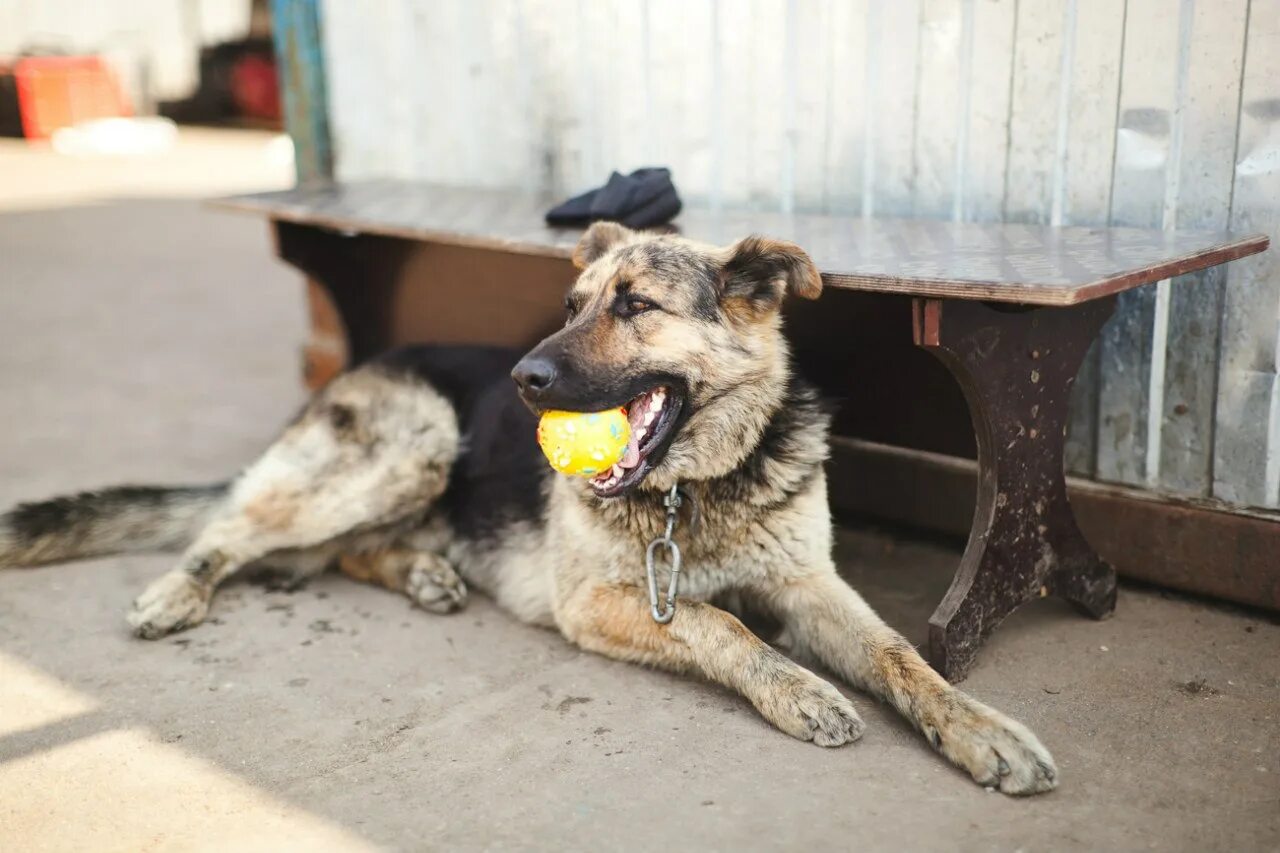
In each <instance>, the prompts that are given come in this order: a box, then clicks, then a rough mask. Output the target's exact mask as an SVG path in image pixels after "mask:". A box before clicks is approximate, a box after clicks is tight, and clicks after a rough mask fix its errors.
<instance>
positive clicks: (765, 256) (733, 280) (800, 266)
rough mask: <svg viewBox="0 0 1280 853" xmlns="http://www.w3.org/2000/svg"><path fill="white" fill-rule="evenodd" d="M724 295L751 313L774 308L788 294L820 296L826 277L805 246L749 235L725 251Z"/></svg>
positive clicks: (727, 300) (804, 296)
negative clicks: (823, 280)
mask: <svg viewBox="0 0 1280 853" xmlns="http://www.w3.org/2000/svg"><path fill="white" fill-rule="evenodd" d="M724 257H725V260H724V264H723V266H721V268H720V298H721V300H722V301H723V302H724V303H725V304H726V306H728V305H731V304H732V305H736V306H740V307H741V308H743V309H745V310H746V313H747V314H748V315H751V316H756V315H760V314H764V313H766V312H769V311H773V310H775V309H777V308H778V306H779V305H781V304H782V298H783V297H784V296H786V295H787V294H792V295H794V296H799V297H802V298H804V299H817V298H818V297H819V296H820V295H821V294H822V276H821V275H820V274H819V273H818V268H817V266H815V265H814V263H813V261H812V260H811V259H810V258H809V255H808V254H807V253H806V252H805V250H804V249H801V248H800V247H799V246H797V245H796V244H795V243H788V242H787V241H785V240H771V239H769V238H768V237H747V238H745V239H743V240H739V241H738V242H737V243H735V244H734V245H733V246H731V247H729V248H728V249H727V250H725V256H724Z"/></svg>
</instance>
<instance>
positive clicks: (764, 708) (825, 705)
mask: <svg viewBox="0 0 1280 853" xmlns="http://www.w3.org/2000/svg"><path fill="white" fill-rule="evenodd" d="M759 707H760V712H761V713H762V714H764V716H765V717H766V718H767V719H768V720H769V721H770V722H771V723H773V724H774V725H775V726H777V727H778V728H780V729H782V730H783V731H784V732H786V733H787V734H789V735H791V736H792V737H794V738H799V739H800V740H810V741H813V742H814V743H816V744H817V745H818V746H844V745H845V744H846V743H853V742H854V741H855V740H857V739H858V738H860V737H862V732H863V731H864V730H865V729H866V724H865V723H863V722H862V718H861V717H859V716H858V712H857V710H855V709H854V707H853V703H852V702H850V701H849V700H848V699H847V698H845V696H844V694H842V693H841V692H840V691H839V690H837V689H836V688H835V687H833V686H831V685H830V684H828V683H827V682H825V681H823V680H822V679H821V678H818V677H817V676H816V675H812V674H810V673H805V674H804V676H803V677H797V678H795V679H793V680H788V681H782V682H780V683H779V685H778V686H777V687H776V688H773V689H772V690H771V691H770V694H769V695H768V696H766V697H764V699H763V701H762V702H761V703H760V705H759Z"/></svg>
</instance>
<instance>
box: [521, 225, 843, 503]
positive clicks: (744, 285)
mask: <svg viewBox="0 0 1280 853" xmlns="http://www.w3.org/2000/svg"><path fill="white" fill-rule="evenodd" d="M573 260H574V264H575V265H576V266H577V267H578V268H579V269H580V270H582V273H581V274H580V275H579V276H578V280H577V281H576V282H575V283H574V284H573V286H572V287H571V288H570V290H569V293H568V296H567V297H566V299H565V308H566V309H567V311H568V319H567V320H566V322H565V326H564V328H563V329H561V330H560V331H558V332H556V333H555V334H553V335H551V336H550V337H549V338H547V339H546V340H544V341H542V343H540V344H538V345H537V346H536V347H534V349H533V350H532V351H531V352H529V354H528V355H526V356H525V357H524V358H523V359H521V361H520V363H519V364H517V365H516V368H515V370H513V371H512V374H511V375H512V378H513V379H515V381H516V384H517V385H518V386H519V387H520V393H521V396H522V397H523V398H524V401H525V403H526V404H527V405H528V406H529V407H530V408H531V409H533V410H534V412H537V413H540V412H542V411H545V410H547V409H564V410H568V411H576V412H595V411H603V410H605V409H609V408H614V407H617V406H622V407H624V408H626V410H627V413H628V418H629V419H630V421H631V426H632V430H631V432H632V439H631V446H629V447H628V450H627V456H626V458H624V459H623V461H622V462H621V463H620V467H619V466H615V468H614V469H613V471H606V472H604V473H603V474H601V475H599V476H597V477H595V478H593V479H592V480H590V481H589V482H590V484H591V488H592V490H593V491H594V492H595V493H596V494H597V495H599V496H601V497H616V496H619V495H623V494H626V493H627V492H630V491H632V490H633V489H635V488H637V487H638V486H640V484H641V483H645V487H646V488H656V489H666V488H669V487H670V486H671V485H672V484H673V483H675V482H678V481H682V480H700V479H708V478H711V477H716V476H720V475H722V474H725V473H727V472H729V471H731V470H733V468H735V467H736V466H737V465H738V464H740V463H741V462H742V460H743V459H744V458H745V457H746V455H747V454H748V453H750V452H751V450H752V449H753V448H754V447H755V445H756V444H757V442H758V440H759V437H760V434H761V432H762V430H763V429H764V427H765V425H766V424H767V423H768V420H769V418H770V417H771V416H772V414H773V413H774V411H775V410H776V409H777V407H778V405H779V404H780V401H781V399H782V396H783V394H784V392H785V386H786V382H787V378H788V373H787V371H788V352H787V345H786V340H785V338H784V337H783V334H782V325H781V321H780V315H779V308H780V306H781V304H782V300H783V298H784V297H785V296H786V295H787V294H795V295H797V296H802V297H805V298H807V299H815V298H817V296H818V295H819V293H821V291H822V279H821V278H820V277H819V275H818V270H817V268H816V267H815V266H814V264H813V261H811V260H810V259H809V256H808V255H806V254H805V253H804V251H803V250H802V249H800V247H798V246H796V245H794V244H791V243H787V242H783V241H780V240H770V239H767V238H763V237H748V238H746V239H744V240H740V241H739V242H737V243H735V244H734V245H732V246H728V247H723V248H721V247H715V246H708V245H703V244H700V243H695V242H693V241H690V240H686V239H683V238H680V237H674V236H669V235H663V236H659V235H654V234H645V233H639V232H635V231H631V230H629V229H627V228H624V227H623V226H621V225H617V224H614V223H611V222H599V223H596V224H595V225H593V226H591V228H590V229H588V230H587V232H586V234H584V235H583V237H582V240H581V242H579V243H578V247H577V249H576V250H575V251H574V256H573ZM619 471H620V474H619Z"/></svg>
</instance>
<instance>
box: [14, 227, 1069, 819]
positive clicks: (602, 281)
mask: <svg viewBox="0 0 1280 853" xmlns="http://www.w3.org/2000/svg"><path fill="white" fill-rule="evenodd" d="M573 260H574V264H575V266H576V267H577V268H578V269H579V270H580V273H579V275H578V278H577V280H576V281H575V282H574V283H573V284H572V286H571V287H570V289H569V292H568V296H567V298H566V301H565V307H566V311H567V319H566V322H565V325H564V327H563V328H562V329H560V330H559V331H557V332H555V333H554V334H552V335H551V336H550V337H548V338H546V339H545V340H543V341H542V342H541V343H539V344H538V345H537V346H536V347H534V348H533V350H532V351H530V352H528V353H527V354H524V355H523V357H521V356H520V354H519V353H516V352H512V351H508V350H504V349H498V348H483V347H442V346H415V347H408V348H404V349H399V350H396V351H392V352H389V353H387V354H386V355H383V356H381V357H378V358H375V359H373V360H370V361H369V362H367V363H365V364H363V365H361V366H357V367H355V368H353V369H351V370H350V371H348V372H346V373H343V374H340V375H339V376H337V377H336V378H335V379H333V380H332V381H331V382H330V383H329V384H327V385H326V386H325V387H324V388H322V389H321V390H319V391H318V392H317V393H316V394H315V395H314V396H313V398H312V399H311V400H310V401H309V402H308V403H307V404H306V406H305V407H304V408H303V409H302V411H301V412H300V413H299V414H298V415H297V416H296V418H295V419H294V420H293V421H292V422H291V423H290V424H289V425H288V426H287V427H286V428H285V430H284V431H283V433H282V434H281V435H280V437H279V438H278V439H277V440H276V441H275V443H274V444H273V445H271V447H270V448H269V449H268V450H267V451H266V452H265V453H264V454H263V455H262V457H261V458H259V459H258V460H257V461H256V462H254V463H253V464H251V465H250V466H249V467H248V468H246V469H245V470H244V471H243V472H242V473H241V474H240V475H239V476H238V477H236V478H235V479H234V480H232V481H230V482H227V483H223V484H217V485H211V486H207V487H193V488H171V489H170V488H141V487H119V488H112V489H106V490H102V491H96V492H86V493H83V494H79V495H74V496H70V497H62V498H57V499H53V500H49V501H45V502H41V503H31V504H23V505H20V506H18V507H17V508H15V509H13V510H11V511H10V512H8V513H7V514H5V515H3V516H0V566H31V565H39V564H47V563H55V562H62V561H67V560H73V559H80V558H87V557H94V556H101V555H106V554H116V553H126V552H141V551H173V552H180V553H181V556H180V557H179V558H178V561H177V565H176V567H175V568H173V569H172V570H171V571H169V572H168V573H167V574H165V575H163V576H162V577H160V578H159V579H158V580H156V581H155V582H154V583H152V584H151V585H150V586H149V587H148V588H147V589H146V590H145V591H144V592H143V593H142V594H141V595H140V596H139V597H138V598H137V600H136V601H135V602H134V603H133V607H132V610H131V611H130V612H129V614H128V621H129V623H130V625H131V626H132V627H133V630H134V632H135V633H136V634H137V635H138V636H139V637H143V638H156V637H161V636H164V635H166V634H168V633H170V632H173V631H178V630H182V629H186V628H191V627H193V626H195V625H198V624H199V623H200V622H201V621H202V620H203V619H204V618H205V616H206V614H207V613H208V610H209V604H210V599H211V598H212V596H213V594H214V591H215V590H216V589H217V588H218V587H219V586H220V585H221V584H222V583H223V582H224V581H226V580H227V579H228V578H230V577H231V576H232V575H234V574H235V573H237V572H239V571H241V570H243V569H245V568H246V567H271V568H273V569H277V570H283V571H287V572H289V573H291V575H292V576H293V577H294V578H296V579H298V580H302V579H305V578H307V577H309V576H312V575H314V574H316V573H318V572H320V571H323V570H324V569H326V568H328V567H330V566H332V565H335V564H336V565H337V566H338V567H339V568H340V569H341V570H342V571H343V572H345V573H347V574H348V575H351V576H352V577H355V578H357V579H359V580H362V581H367V582H372V583H376V584H381V585H383V586H386V587H388V588H390V589H392V590H395V591H398V592H401V593H404V594H405V595H407V596H408V597H409V598H410V599H412V600H413V601H414V602H416V603H417V604H418V605H420V606H421V607H422V608H424V609H425V610H428V611H432V612H438V613H447V612H450V611H454V610H457V609H459V608H460V607H462V606H463V605H464V604H465V602H466V598H467V595H468V587H474V588H477V589H479V590H481V591H483V592H484V593H486V594H488V595H490V596H491V597H492V598H493V599H494V600H496V601H497V603H498V604H499V605H501V606H502V607H503V608H505V609H506V610H508V611H509V612H511V613H512V614H514V615H515V616H516V617H517V618H519V619H521V620H523V621H525V622H529V623H532V624H535V625H542V626H548V627H553V628H556V629H558V630H559V631H560V632H561V634H563V635H564V637H566V638H567V639H568V640H569V641H570V642H572V643H574V644H576V645H578V646H580V647H581V648H583V649H587V650H590V651H592V652H597V653H600V654H602V655H606V656H608V657H611V658H616V659H619V660H625V661H632V662H635V663H640V664H646V665H649V666H653V667H658V668H662V669H665V670H670V671H673V672H677V673H689V674H694V675H698V676H701V677H703V678H705V679H708V680H710V681H712V682H715V683H717V684H720V685H723V686H725V687H727V688H729V689H731V690H734V691H736V692H737V693H739V694H741V695H742V696H743V697H745V698H746V699H747V700H748V701H749V702H750V703H751V704H752V705H754V706H755V708H756V709H757V710H758V711H759V712H760V714H761V715H762V716H763V717H764V718H765V719H766V720H768V721H769V722H770V723H772V724H773V725H774V726H776V727H777V728H778V729H781V730H782V731H783V732H785V733H787V734H789V735H791V736H792V737H795V738H799V739H800V740H804V741H811V742H813V743H815V744H817V745H819V746H827V747H835V746H840V745H842V744H847V743H850V742H852V741H855V740H857V739H858V738H859V737H860V736H861V735H862V733H863V722H862V720H861V718H860V717H859V716H858V712H857V711H856V710H855V708H854V706H853V704H852V703H851V702H850V701H849V699H848V698H846V697H845V696H844V695H843V694H842V693H841V692H840V691H839V690H837V689H836V688H835V687H834V686H832V685H831V684H830V683H829V682H827V681H826V680H824V679H822V678H820V677H819V676H817V675H815V674H814V673H813V672H810V671H809V670H808V669H805V668H803V667H802V666H800V665H799V664H797V663H795V662H793V661H792V659H791V658H789V657H787V656H785V655H784V654H782V653H781V652H780V651H778V650H777V648H775V647H774V646H773V645H771V644H769V643H767V642H765V641H764V640H763V639H761V638H760V637H759V636H757V634H755V633H753V632H752V631H751V630H749V629H748V628H747V627H746V626H745V625H744V623H743V621H741V620H740V618H739V617H738V616H735V615H733V613H731V612H730V609H726V608H732V609H734V610H736V611H738V612H739V613H741V612H743V611H744V610H749V611H751V612H760V613H765V614H768V615H769V616H770V617H771V618H772V619H773V620H775V621H776V622H777V623H778V624H780V625H781V626H782V627H783V629H784V631H785V634H786V636H787V638H788V642H789V645H790V648H792V649H794V650H796V651H797V652H799V653H803V654H805V655H808V656H810V657H812V658H816V660H817V661H819V662H820V663H821V664H822V665H824V666H825V667H826V668H827V669H828V670H830V671H831V672H832V673H834V674H835V675H837V676H838V677H840V678H841V679H843V680H845V681H846V682H848V683H849V684H851V685H852V686H855V687H857V688H860V689H862V690H865V691H867V692H869V693H871V694H872V695H874V696H877V697H879V698H880V699H882V700H884V701H885V702H888V703H889V704H890V705H892V706H893V707H894V708H896V709H897V710H898V711H899V712H900V713H901V714H902V715H903V716H904V717H905V718H906V719H907V720H909V721H910V723H911V724H912V725H913V726H914V727H915V728H916V729H917V730H919V731H920V732H921V733H922V734H923V735H924V737H925V739H926V740H927V742H928V743H929V744H930V745H931V746H932V747H933V749H935V750H936V751H937V752H939V753H941V754H942V755H943V756H945V757H946V758H947V759H948V760H949V761H951V762H952V763H953V764H955V765H956V766H958V767H959V768H961V769H962V770H963V771H965V772H966V773H968V774H969V775H970V776H971V777H972V778H973V779H974V781H976V782H977V783H978V784H980V785H983V786H986V787H991V788H998V789H999V790H1001V791H1003V792H1005V793H1007V794H1034V793H1038V792H1043V791H1048V790H1050V789H1052V788H1054V787H1056V785H1057V783H1058V771H1057V769H1056V767H1055V765H1054V762H1053V759H1052V758H1051V757H1050V755H1049V753H1048V751H1047V750H1046V749H1045V748H1044V746H1042V745H1041V743H1040V741H1039V740H1037V738H1036V737H1035V735H1033V734H1032V733H1031V732H1030V731H1028V730H1027V729H1026V728H1025V727H1024V726H1022V725H1021V724H1019V723H1017V722H1015V721H1013V720H1011V719H1009V718H1008V717H1006V716H1004V715H1002V714H1000V713H998V712H997V711H995V710H993V709H991V708H989V707H987V706H986V705H983V704H982V703H980V702H978V701H977V700H975V699H973V698H971V697H970V696H968V695H966V694H965V693H963V692H961V691H960V690H958V689H957V688H955V687H953V686H952V685H950V684H949V683H947V681H946V680H944V679H943V678H942V677H941V676H939V675H938V674H937V673H936V672H934V671H933V670H932V669H931V668H930V667H929V666H928V664H926V663H925V661H924V660H923V659H922V658H921V657H920V655H919V654H918V653H917V652H916V650H915V648H914V647H913V646H912V645H911V644H910V643H908V642H907V641H906V640H904V639H903V638H902V637H901V636H900V635H899V634H898V633H896V632H895V631H893V630H892V629H891V628H889V627H888V626H886V625H885V624H884V622H883V621H881V619H880V618H879V617H878V616H877V615H876V614H875V612H874V611H873V610H872V609H871V608H870V607H869V606H868V605H867V604H866V603H865V602H864V601H863V599H862V598H861V597H860V596H859V595H858V594H857V593H856V592H855V591H854V590H853V589H852V588H850V587H849V586H848V585H847V584H846V583H845V582H844V581H843V580H842V579H841V578H840V577H839V576H838V575H837V573H836V568H835V565H834V563H833V560H832V556H831V551H832V521H831V515H830V511H829V508H828V504H827V489H826V480H825V474H824V468H823V465H824V461H825V460H826V458H827V455H828V443H827V434H828V426H829V416H828V414H827V411H826V409H825V408H824V405H823V403H822V401H821V400H820V398H819V395H818V394H817V392H816V391H815V389H814V388H813V387H811V386H810V385H808V384H807V383H806V382H805V381H804V379H802V378H801V377H800V376H798V375H797V373H796V372H795V370H794V369H793V367H792V363H791V358H790V354H789V348H788V343H787V339H786V337H785V335H784V333H783V328H782V317H781V313H780V307H781V305H782V303H783V301H784V299H785V298H787V297H788V296H794V297H800V298H806V299H814V298H817V297H818V296H819V294H820V292H821V289H822V280H821V278H820V276H819V273H818V270H817V268H816V267H815V266H814V264H813V262H812V261H811V260H810V258H809V257H808V255H806V254H805V252H804V251H803V250H802V249H801V248H799V247H798V246H795V245H793V244H791V243H787V242H784V241H780V240H773V239H767V238H763V237H748V238H746V239H743V240H740V241H738V242H737V243H735V244H733V245H731V246H728V247H716V246H710V245H704V244H701V243H697V242H693V241H691V240H688V239H685V238H683V237H679V236H674V235H655V234H647V233H640V232H634V231H631V230H628V229H627V228H624V227H623V226H621V225H617V224H613V223H607V222H601V223H596V224H595V225H593V226H591V227H590V228H589V229H588V230H587V231H586V233H585V234H584V235H583V237H582V239H581V241H580V242H579V244H578V245H577V247H576V249H575V251H574V255H573ZM513 379H514V382H513V381H512V380H513ZM612 407H623V408H624V409H625V410H626V412H627V417H628V419H629V421H630V422H631V425H632V437H631V439H630V444H629V446H628V448H627V452H626V456H625V457H624V458H623V460H622V461H621V462H620V463H618V464H617V465H614V466H612V467H611V468H609V469H607V470H605V471H603V472H602V473H601V474H598V475H596V476H594V477H592V478H590V479H585V478H580V477H568V476H563V475H559V474H556V473H554V472H553V471H552V470H551V469H550V467H549V466H548V465H547V463H546V460H545V459H543V458H542V456H541V454H540V451H539V448H538V446H537V442H536V438H535V434H536V428H537V418H538V415H539V413H541V412H543V411H546V410H551V409H559V410H569V411H579V412H594V411H603V410H605V409H609V408H612ZM673 497H674V498H675V500H673ZM677 502H678V503H679V504H680V508H679V509H677V508H675V506H674V504H675V503H677ZM669 503H670V504H673V506H672V507H670V514H671V518H672V520H673V521H674V532H673V533H672V536H671V539H672V540H673V541H674V542H675V543H676V545H677V547H678V548H679V549H680V551H681V556H682V558H683V560H682V570H681V571H680V575H679V581H680V587H679V594H678V595H677V596H676V597H675V599H674V604H673V606H674V616H672V617H671V618H670V620H669V621H667V622H663V621H660V619H659V618H658V617H660V616H663V615H665V616H671V614H670V612H669V611H668V612H666V613H665V614H664V613H663V611H664V610H666V604H665V602H663V601H662V600H661V599H662V597H663V596H662V595H661V592H665V590H662V591H661V592H660V593H659V595H658V596H656V598H657V599H658V600H656V601H655V600H654V598H651V597H650V595H649V594H648V592H649V585H648V577H647V576H646V569H645V555H646V548H647V547H648V545H649V543H651V542H653V541H654V540H662V537H664V535H665V533H666V531H667V520H668V504H669ZM695 508H696V510H697V512H696V516H697V518H695V517H694V516H695V513H694V512H693V510H694V509H695ZM659 544H660V547H658V548H657V552H658V553H657V561H658V562H659V563H661V564H663V565H664V566H665V560H667V559H669V557H670V556H671V555H670V549H669V548H668V546H667V545H666V544H665V540H663V541H662V542H660V543H659ZM657 571H658V569H655V572H657ZM663 577H664V578H665V577H666V576H665V575H664V576H663ZM664 586H665V584H664Z"/></svg>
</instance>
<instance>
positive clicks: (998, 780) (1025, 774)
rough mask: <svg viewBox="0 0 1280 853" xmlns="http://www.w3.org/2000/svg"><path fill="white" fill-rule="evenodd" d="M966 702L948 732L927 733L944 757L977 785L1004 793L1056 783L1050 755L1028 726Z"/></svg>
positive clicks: (1040, 790) (1028, 791)
mask: <svg viewBox="0 0 1280 853" xmlns="http://www.w3.org/2000/svg"><path fill="white" fill-rule="evenodd" d="M966 700H967V702H966V704H967V707H966V708H965V709H964V713H963V714H962V715H961V716H960V719H959V720H958V721H956V722H955V723H953V724H952V725H950V726H948V727H947V729H948V730H947V731H944V732H933V731H929V732H926V734H927V735H928V736H929V737H930V739H931V740H934V742H935V744H938V748H939V749H940V750H941V751H942V753H943V754H944V755H946V756H947V757H948V758H950V759H951V760H952V761H953V762H955V763H956V764H957V765H959V766H960V767H961V768H963V769H964V770H966V771H968V773H969V775H970V776H972V777H973V781H975V782H977V783H978V784H979V785H982V786H983V787H986V788H998V789H999V790H1000V791H1002V792H1003V793H1005V794H1014V795H1025V794H1039V793H1043V792H1045V791H1052V790H1053V789H1054V788H1056V787H1058V768H1057V766H1056V765H1055V764H1054V763H1053V756H1051V755H1050V754H1049V751H1048V750H1047V749H1045V748H1044V745H1043V744H1042V743H1040V741H1039V739H1037V738H1036V736H1035V735H1034V734H1032V733H1031V731H1030V730H1029V729H1027V727H1026V726H1024V725H1022V724H1021V723H1019V722H1016V721H1014V720H1011V719H1009V718H1008V717H1006V716H1004V715H1003V714H1001V713H999V712H997V711H994V710H992V709H991V708H988V707H987V706H985V705H982V704H981V703H979V702H976V701H974V700H972V699H968V698H967V697H966ZM935 736H936V738H937V739H935ZM939 741H940V742H939ZM948 741H950V742H948Z"/></svg>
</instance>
